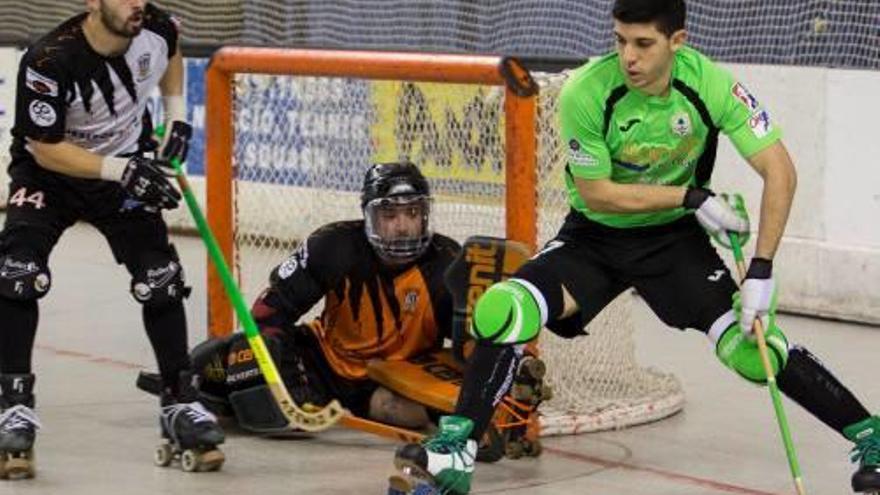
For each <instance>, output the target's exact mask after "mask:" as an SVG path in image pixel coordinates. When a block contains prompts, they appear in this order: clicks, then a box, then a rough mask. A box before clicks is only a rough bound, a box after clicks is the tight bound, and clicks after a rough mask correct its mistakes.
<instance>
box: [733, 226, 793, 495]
mask: <svg viewBox="0 0 880 495" xmlns="http://www.w3.org/2000/svg"><path fill="white" fill-rule="evenodd" d="M727 235H728V237H729V238H730V246H731V248H732V249H733V258H734V260H736V271H737V273H739V278H740V279H743V278H745V276H746V263H745V260H744V259H743V252H742V247H741V246H740V243H739V234H737V233H736V232H728V233H727ZM754 329H755V338H756V340H757V341H758V352H759V354H760V355H761V363H762V364H763V365H764V371H765V372H766V373H767V388H769V389H770V398H771V399H772V400H773V409H775V410H776V421H777V422H778V423H779V433H780V434H781V435H782V443H783V444H784V445H785V455H786V456H787V457H788V467H789V469H790V470H791V477H792V479H794V487H795V489H796V490H797V492H798V495H804V494H805V493H806V492H805V491H804V480H803V477H802V476H801V467H800V464H799V463H798V458H797V453H796V452H795V450H794V442H793V441H792V440H791V430H790V429H789V427H788V419H786V416H785V409H784V408H783V407H782V396H781V395H780V394H779V386H778V385H776V375H775V374H774V373H773V367H772V366H771V365H770V356H769V354H768V352H767V340H766V339H765V338H764V324H763V323H762V322H761V319H760V318H755V324H754Z"/></svg>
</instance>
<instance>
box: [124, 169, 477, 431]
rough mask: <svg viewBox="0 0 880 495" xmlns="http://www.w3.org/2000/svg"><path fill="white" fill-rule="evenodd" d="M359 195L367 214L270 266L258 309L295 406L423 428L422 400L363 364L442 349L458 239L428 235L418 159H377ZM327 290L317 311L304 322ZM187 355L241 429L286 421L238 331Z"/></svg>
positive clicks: (332, 227)
mask: <svg viewBox="0 0 880 495" xmlns="http://www.w3.org/2000/svg"><path fill="white" fill-rule="evenodd" d="M361 192H362V194H361V207H362V210H363V214H364V218H363V220H352V221H341V222H334V223H330V224H327V225H325V226H323V227H321V228H320V229H318V230H317V231H315V232H314V233H312V234H311V235H310V236H309V237H308V239H306V241H305V242H303V243H302V244H301V245H300V246H299V248H298V249H297V250H296V252H294V253H293V255H292V256H290V257H289V258H288V259H287V260H285V261H284V262H283V263H281V264H280V265H278V266H277V267H276V268H275V269H274V270H273V271H272V273H271V276H270V284H269V287H268V288H267V289H266V290H265V291H264V292H263V293H262V294H261V295H260V296H259V297H258V298H257V300H256V302H255V303H254V305H253V307H252V309H251V313H252V314H253V316H254V319H255V320H256V322H257V324H258V326H259V327H260V330H261V333H262V335H263V337H264V338H265V339H266V343H267V345H268V346H269V348H270V351H271V352H272V355H273V357H274V358H275V360H276V363H278V365H279V369H280V371H281V374H282V378H284V382H285V384H286V385H287V386H288V388H289V389H290V392H291V395H292V396H293V399H294V400H295V401H296V402H297V403H299V404H306V403H308V404H313V405H316V406H323V405H325V404H326V403H328V402H330V400H332V399H339V400H340V402H341V403H342V405H343V406H345V407H346V408H347V409H349V410H350V411H351V412H352V413H353V414H355V415H356V416H360V417H365V418H371V419H374V420H377V421H381V422H384V423H388V424H393V425H396V426H402V427H406V428H421V427H424V426H426V425H427V424H428V422H429V420H430V418H429V415H428V411H427V410H426V408H425V407H424V406H422V405H421V404H419V403H417V402H415V401H412V400H410V399H407V398H404V397H403V396H400V395H398V394H396V393H394V392H392V391H390V390H388V389H386V388H384V387H381V386H379V385H378V384H377V383H376V382H374V381H372V380H370V379H369V378H368V377H367V363H368V362H369V361H370V360H374V359H382V360H405V359H409V358H412V357H415V356H418V355H421V354H425V353H428V352H431V351H435V350H439V349H440V348H442V345H443V341H444V338H445V337H447V336H448V335H449V333H450V332H449V328H450V326H451V316H452V299H451V296H450V294H449V292H448V291H447V290H446V287H445V286H444V283H443V275H444V272H445V270H446V268H447V267H448V266H449V264H450V263H452V261H453V259H454V258H455V257H456V255H457V254H458V252H459V250H460V246H459V245H458V243H457V242H456V241H454V240H452V239H450V238H448V237H446V236H443V235H440V234H435V233H433V232H432V230H431V222H430V211H431V194H430V191H429V186H428V182H427V180H426V179H425V177H424V176H423V175H422V173H421V172H420V171H419V169H418V168H417V167H416V166H415V165H413V164H411V163H407V162H403V163H382V164H377V165H373V166H372V167H370V168H369V170H368V171H367V172H366V175H365V177H364V183H363V189H362V191H361ZM321 299H323V300H324V310H323V312H322V313H321V316H320V317H319V318H317V319H315V320H312V321H309V322H306V323H301V322H300V321H299V320H300V318H301V317H302V316H303V315H305V314H306V312H308V311H309V310H310V309H311V308H312V307H313V306H314V305H315V304H317V303H318V302H319V301H320V300H321ZM192 361H193V364H194V366H195V367H196V370H197V371H198V372H199V373H200V374H201V375H202V376H203V380H202V392H203V398H207V397H208V396H214V398H215V399H220V401H219V404H218V401H216V400H215V401H214V403H215V406H217V405H221V406H222V405H226V404H227V403H228V404H229V405H231V406H232V409H233V412H234V414H235V416H236V419H237V421H238V422H239V424H240V425H241V426H242V427H243V428H245V429H248V430H251V431H258V432H272V431H280V430H283V429H285V428H286V426H287V422H286V421H285V419H284V418H283V417H282V416H281V412H280V411H278V410H277V406H276V405H275V404H274V402H273V400H272V398H271V396H270V395H269V392H268V390H267V389H266V388H265V386H262V384H263V383H264V380H263V378H262V375H261V374H260V371H259V369H258V367H257V364H256V361H255V360H254V357H253V354H252V353H251V351H250V348H249V346H248V343H247V341H246V339H245V338H244V337H243V334H235V335H233V336H232V337H230V338H228V339H220V340H209V341H207V342H204V343H202V344H200V345H199V346H197V347H196V348H195V349H193V352H192ZM141 383H142V386H143V388H147V389H149V388H151V387H149V386H144V385H145V384H144V383H143V380H142V382H141ZM221 412H222V411H221Z"/></svg>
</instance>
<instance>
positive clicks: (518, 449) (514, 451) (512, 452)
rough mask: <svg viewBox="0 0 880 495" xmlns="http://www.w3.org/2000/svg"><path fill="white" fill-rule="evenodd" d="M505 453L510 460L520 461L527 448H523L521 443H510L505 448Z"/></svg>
mask: <svg viewBox="0 0 880 495" xmlns="http://www.w3.org/2000/svg"><path fill="white" fill-rule="evenodd" d="M504 453H505V454H506V455H507V457H508V458H510V459H519V458H520V457H522V456H523V453H525V448H523V444H522V443H521V442H519V441H513V442H508V444H507V446H506V447H505V448H504Z"/></svg>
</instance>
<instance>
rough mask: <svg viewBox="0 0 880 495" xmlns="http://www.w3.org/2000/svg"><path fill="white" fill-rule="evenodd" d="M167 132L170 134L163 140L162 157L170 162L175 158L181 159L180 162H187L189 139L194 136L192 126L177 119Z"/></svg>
mask: <svg viewBox="0 0 880 495" xmlns="http://www.w3.org/2000/svg"><path fill="white" fill-rule="evenodd" d="M165 132H167V133H168V134H167V135H166V136H165V139H164V140H163V144H162V153H161V154H160V158H162V159H163V160H166V161H168V162H171V160H172V159H174V158H177V159H178V160H180V163H183V162H185V161H186V153H187V152H188V151H189V140H190V138H192V126H191V125H189V124H187V123H186V122H181V121H179V120H175V121H174V122H172V123H171V128H170V129H168V130H166V131H165Z"/></svg>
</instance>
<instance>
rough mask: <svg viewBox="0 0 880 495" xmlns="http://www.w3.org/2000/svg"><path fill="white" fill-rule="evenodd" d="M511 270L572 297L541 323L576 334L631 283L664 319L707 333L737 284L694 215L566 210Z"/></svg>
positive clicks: (565, 334) (565, 333)
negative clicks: (599, 218)
mask: <svg viewBox="0 0 880 495" xmlns="http://www.w3.org/2000/svg"><path fill="white" fill-rule="evenodd" d="M516 277H519V278H523V279H525V280H528V281H529V282H531V283H532V284H534V285H535V286H536V287H537V288H538V289H539V290H540V291H541V292H542V293H544V294H552V293H553V292H554V291H555V292H558V287H559V285H560V284H561V285H562V286H564V287H565V288H566V289H567V290H568V291H569V293H570V294H571V295H572V297H574V299H575V301H576V302H577V304H578V306H579V308H580V311H579V312H578V313H577V314H575V315H573V316H571V317H569V318H566V319H563V320H559V319H554V318H553V316H552V315H551V318H550V320H551V321H549V322H548V324H547V327H548V328H550V330H552V331H553V332H555V333H557V334H559V335H561V336H563V337H572V336H575V335H577V334H579V333H581V332H582V330H583V328H584V327H585V326H586V325H587V324H588V323H589V322H590V321H591V320H592V319H593V318H594V317H595V316H596V315H597V314H598V313H599V312H600V311H601V310H602V309H603V308H604V307H605V306H607V305H608V304H609V303H610V302H611V301H612V300H613V299H614V298H615V297H617V296H618V295H619V294H620V293H621V292H623V291H624V290H626V289H628V288H630V287H634V288H635V289H636V290H637V291H638V292H639V294H640V295H641V296H642V298H644V300H645V301H646V302H647V303H648V305H649V306H650V307H651V309H652V310H653V311H654V313H655V314H657V316H658V317H660V319H661V320H663V322H664V323H666V324H667V325H669V326H671V327H675V328H680V329H686V328H695V329H697V330H700V331H703V332H708V331H709V329H710V328H711V327H712V324H713V323H715V322H716V320H718V319H719V318H720V317H721V316H722V315H724V314H725V313H727V312H728V311H730V310H731V307H732V300H731V297H732V295H733V294H734V292H736V290H737V286H736V284H735V282H734V280H733V279H732V278H731V275H730V272H729V270H728V269H727V266H726V265H725V264H724V261H723V260H722V259H721V257H720V256H718V253H717V252H716V251H715V248H714V247H713V246H712V244H711V242H710V238H709V236H708V235H707V234H706V232H705V231H704V230H703V228H702V227H701V226H700V225H699V223H698V222H697V221H696V219H695V218H694V216H693V215H688V216H685V217H683V218H681V219H679V220H677V221H675V222H672V223H669V224H666V225H660V226H651V227H639V228H629V229H618V228H613V227H608V226H605V225H602V224H599V223H596V222H593V221H590V220H588V219H586V217H584V216H583V215H581V214H580V213H577V212H574V211H572V212H571V213H569V215H568V216H567V217H566V220H565V223H564V224H563V226H562V228H561V229H560V231H559V233H558V235H557V236H556V238H555V239H554V240H552V241H550V242H548V243H547V245H546V246H545V247H544V249H543V250H542V251H541V252H539V253H538V255H537V256H536V257H535V258H533V259H532V260H530V261H529V262H528V263H526V264H525V265H523V266H522V267H521V268H520V270H519V271H518V272H517V274H516ZM550 284H555V286H554V285H550ZM554 287H555V289H554ZM560 306H561V305H560Z"/></svg>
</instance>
